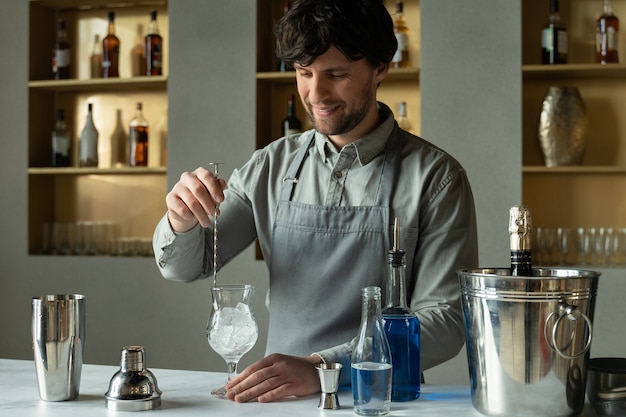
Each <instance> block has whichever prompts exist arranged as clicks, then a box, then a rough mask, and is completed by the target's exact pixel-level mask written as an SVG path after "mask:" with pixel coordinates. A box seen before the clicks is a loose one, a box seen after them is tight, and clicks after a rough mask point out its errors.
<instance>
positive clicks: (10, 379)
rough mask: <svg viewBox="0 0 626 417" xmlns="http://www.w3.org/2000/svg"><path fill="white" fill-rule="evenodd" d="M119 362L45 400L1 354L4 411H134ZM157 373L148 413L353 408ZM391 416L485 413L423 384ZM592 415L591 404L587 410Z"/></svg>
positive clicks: (462, 394)
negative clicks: (228, 392) (242, 396)
mask: <svg viewBox="0 0 626 417" xmlns="http://www.w3.org/2000/svg"><path fill="white" fill-rule="evenodd" d="M118 369H119V367H115V366H103V365H84V366H83V370H82V377H81V385H80V395H79V397H78V399H77V400H74V401H64V402H46V401H42V400H40V399H39V393H38V391H37V380H36V375H35V366H34V363H33V362H32V361H24V360H12V359H0V415H2V416H7V417H8V416H11V417H21V416H29V417H30V416H43V417H53V416H63V417H71V416H80V417H85V416H88V417H98V416H109V417H110V416H113V415H129V412H124V411H111V410H109V409H107V408H106V406H105V404H104V393H105V392H106V391H107V388H108V385H109V381H110V380H111V377H112V376H113V374H114V373H115V372H117V370H118ZM149 369H150V371H152V373H153V374H154V375H155V377H156V379H157V383H158V385H159V389H160V390H161V391H162V392H163V393H162V395H161V401H162V405H161V407H159V408H156V409H154V410H151V411H142V412H140V413H142V414H141V415H144V413H147V412H148V413H152V412H155V413H158V416H161V417H165V416H177V417H178V416H202V417H206V416H207V415H213V416H233V417H238V416H241V417H250V416H255V417H264V416H268V417H269V416H271V417H281V416H285V417H287V416H289V417H292V416H317V417H320V416H347V415H351V416H353V415H356V414H354V412H353V411H352V398H351V393H350V392H349V391H345V392H340V394H339V403H340V405H341V409H339V410H319V409H318V408H317V404H318V401H319V396H317V395H315V396H309V397H305V398H293V399H288V400H284V401H280V402H276V403H266V404H260V403H256V402H251V403H245V404H238V403H234V402H232V401H228V400H220V399H216V398H213V397H211V395H210V394H209V391H210V389H212V388H215V387H217V386H219V385H221V384H222V383H223V382H224V381H225V378H226V374H223V373H215V372H199V371H180V370H170V369H153V368H149ZM390 415H391V416H430V417H438V416H440V417H449V416H464V417H472V416H474V417H476V416H481V414H480V413H478V412H477V411H476V410H475V409H474V407H473V406H472V401H471V395H470V389H469V387H466V386H442V385H428V384H425V385H423V386H422V395H421V397H420V398H419V399H418V400H416V401H410V402H402V403H392V405H391V413H390ZM586 415H589V416H593V415H594V414H593V411H592V410H590V409H589V406H588V405H587V407H586V409H585V412H584V413H583V414H582V416H586Z"/></svg>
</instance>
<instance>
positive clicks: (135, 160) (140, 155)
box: [128, 103, 150, 167]
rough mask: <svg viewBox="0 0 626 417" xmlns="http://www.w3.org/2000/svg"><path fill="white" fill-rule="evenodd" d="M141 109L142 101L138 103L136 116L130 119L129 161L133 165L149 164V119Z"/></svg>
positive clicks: (142, 165)
mask: <svg viewBox="0 0 626 417" xmlns="http://www.w3.org/2000/svg"><path fill="white" fill-rule="evenodd" d="M141 110H142V105H141V103H137V112H136V113H135V118H134V119H133V120H131V121H130V133H129V135H128V143H129V152H128V155H129V161H128V163H129V165H130V166H133V167H147V166H148V137H149V131H150V129H149V126H148V121H147V120H146V119H145V118H144V117H143V114H142V112H141Z"/></svg>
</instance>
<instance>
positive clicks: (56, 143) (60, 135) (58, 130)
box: [52, 109, 72, 167]
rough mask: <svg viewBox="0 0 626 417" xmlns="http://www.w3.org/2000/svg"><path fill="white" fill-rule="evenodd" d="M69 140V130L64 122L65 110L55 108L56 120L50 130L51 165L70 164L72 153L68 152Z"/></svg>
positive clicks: (66, 165) (62, 165)
mask: <svg viewBox="0 0 626 417" xmlns="http://www.w3.org/2000/svg"><path fill="white" fill-rule="evenodd" d="M70 147H71V140H70V132H69V131H68V130H67V125H66V123H65V111H64V110H63V109H58V110H57V122H56V127H55V128H54V131H53V132H52V166H53V167H69V166H71V165H72V154H71V152H70Z"/></svg>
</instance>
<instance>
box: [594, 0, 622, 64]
mask: <svg viewBox="0 0 626 417" xmlns="http://www.w3.org/2000/svg"><path fill="white" fill-rule="evenodd" d="M596 27H597V30H596V57H597V62H599V63H601V64H609V63H618V62H619V56H618V54H617V46H618V39H619V19H618V17H617V16H615V15H614V14H613V2H612V1H611V0H604V8H603V11H602V14H601V15H600V17H598V19H597V21H596Z"/></svg>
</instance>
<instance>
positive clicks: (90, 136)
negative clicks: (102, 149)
mask: <svg viewBox="0 0 626 417" xmlns="http://www.w3.org/2000/svg"><path fill="white" fill-rule="evenodd" d="M98 135H99V133H98V129H96V126H95V125H94V123H93V105H92V104H91V103H89V104H88V105H87V119H86V120H85V126H84V127H83V130H82V132H81V134H80V166H81V167H97V166H98Z"/></svg>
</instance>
